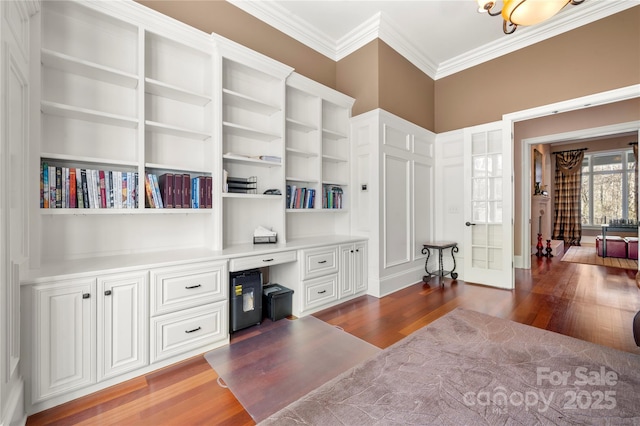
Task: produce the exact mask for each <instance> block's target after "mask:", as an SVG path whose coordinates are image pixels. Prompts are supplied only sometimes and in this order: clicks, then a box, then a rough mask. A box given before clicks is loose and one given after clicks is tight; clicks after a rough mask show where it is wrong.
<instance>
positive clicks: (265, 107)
mask: <svg viewBox="0 0 640 426" xmlns="http://www.w3.org/2000/svg"><path fill="white" fill-rule="evenodd" d="M222 96H223V102H224V104H225V105H229V106H232V107H236V108H240V109H245V110H248V111H252V112H255V113H258V114H265V115H272V114H275V113H276V112H278V111H282V108H281V107H280V106H278V105H274V104H271V103H268V102H264V101H261V100H259V99H257V98H253V97H251V96H247V95H243V94H241V93H238V92H234V91H233V90H229V89H222Z"/></svg>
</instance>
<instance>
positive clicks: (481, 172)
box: [471, 155, 487, 177]
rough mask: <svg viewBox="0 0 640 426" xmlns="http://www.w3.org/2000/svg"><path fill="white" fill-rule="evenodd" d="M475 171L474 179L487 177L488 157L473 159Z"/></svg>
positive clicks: (473, 173)
mask: <svg viewBox="0 0 640 426" xmlns="http://www.w3.org/2000/svg"><path fill="white" fill-rule="evenodd" d="M472 161H473V170H472V171H471V173H472V176H473V177H479V176H480V177H482V176H486V175H487V157H485V156H484V155H483V156H481V157H473V158H472Z"/></svg>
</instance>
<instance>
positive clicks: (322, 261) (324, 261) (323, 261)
mask: <svg viewBox="0 0 640 426" xmlns="http://www.w3.org/2000/svg"><path fill="white" fill-rule="evenodd" d="M318 263H327V261H326V260H321V261H319V262H318Z"/></svg>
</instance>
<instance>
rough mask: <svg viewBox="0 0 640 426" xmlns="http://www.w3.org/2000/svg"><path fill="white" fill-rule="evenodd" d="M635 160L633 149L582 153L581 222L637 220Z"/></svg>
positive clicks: (599, 222) (596, 223)
mask: <svg viewBox="0 0 640 426" xmlns="http://www.w3.org/2000/svg"><path fill="white" fill-rule="evenodd" d="M634 167H635V159H634V157H633V151H632V150H624V151H617V152H606V153H599V154H591V155H586V154H585V156H584V160H583V162H582V193H581V200H582V224H583V225H587V226H588V225H600V224H602V223H608V222H610V221H612V220H623V221H631V222H633V223H635V222H636V221H637V220H638V212H637V205H638V203H637V200H636V199H635V197H636V191H635V187H636V184H637V183H636V181H635V172H634Z"/></svg>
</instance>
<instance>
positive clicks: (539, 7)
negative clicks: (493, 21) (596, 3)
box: [477, 0, 584, 34]
mask: <svg viewBox="0 0 640 426" xmlns="http://www.w3.org/2000/svg"><path fill="white" fill-rule="evenodd" d="M583 1H584V0H503V2H502V10H499V11H497V12H494V11H493V10H492V9H493V7H494V6H495V4H496V2H495V1H492V0H477V2H478V5H479V6H480V8H479V9H478V12H487V13H488V14H489V15H491V16H498V15H502V19H503V20H504V22H503V24H502V31H504V33H505V34H512V33H513V32H514V31H515V30H516V28H518V26H519V25H523V26H527V25H535V24H539V23H540V22H543V21H546V20H547V19H549V18H551V17H552V16H554V15H555V14H556V13H558V12H560V10H562V8H563V7H565V6H566V5H567V4H572V5H578V4H580V3H582V2H583Z"/></svg>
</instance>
